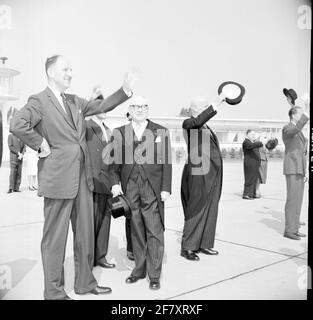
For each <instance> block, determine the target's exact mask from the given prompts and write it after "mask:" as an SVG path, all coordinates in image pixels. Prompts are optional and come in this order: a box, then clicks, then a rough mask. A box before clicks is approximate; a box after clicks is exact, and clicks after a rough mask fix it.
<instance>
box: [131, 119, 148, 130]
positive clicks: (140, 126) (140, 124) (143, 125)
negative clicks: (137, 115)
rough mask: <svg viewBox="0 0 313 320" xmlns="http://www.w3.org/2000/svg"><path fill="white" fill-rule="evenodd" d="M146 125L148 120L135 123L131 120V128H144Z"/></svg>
mask: <svg viewBox="0 0 313 320" xmlns="http://www.w3.org/2000/svg"><path fill="white" fill-rule="evenodd" d="M147 125H148V120H145V121H143V122H141V123H137V122H135V121H133V120H132V126H133V128H136V129H142V128H146V127H147Z"/></svg>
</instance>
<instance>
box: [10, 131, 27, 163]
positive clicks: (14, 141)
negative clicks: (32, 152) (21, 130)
mask: <svg viewBox="0 0 313 320" xmlns="http://www.w3.org/2000/svg"><path fill="white" fill-rule="evenodd" d="M8 145H9V149H10V162H17V161H19V160H18V154H19V153H22V154H24V153H25V151H26V147H25V144H24V142H23V141H21V140H20V139H19V138H17V137H16V136H14V135H13V134H9V136H8ZM20 161H21V160H20Z"/></svg>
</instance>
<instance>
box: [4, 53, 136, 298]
mask: <svg viewBox="0 0 313 320" xmlns="http://www.w3.org/2000/svg"><path fill="white" fill-rule="evenodd" d="M45 67H46V73H47V77H48V87H47V88H46V89H45V90H44V91H42V92H40V93H38V94H35V95H32V96H31V97H30V98H29V99H28V102H27V104H26V105H25V106H24V107H23V108H22V109H21V110H20V111H19V112H18V113H17V114H16V115H15V117H14V118H13V120H12V122H11V128H10V131H11V132H12V133H13V134H15V135H16V136H17V137H19V138H20V139H21V140H23V142H24V143H25V144H26V145H28V146H30V147H31V148H32V149H34V150H36V151H38V152H39V157H40V159H39V161H38V182H39V190H38V195H39V196H44V217H45V222H44V230H43V238H42V243H41V252H42V261H43V268H44V278H45V291H44V297H45V299H52V300H53V299H57V300H68V299H70V298H69V297H68V296H67V295H66V293H65V291H64V270H63V262H64V254H65V247H66V240H67V233H68V227H69V221H70V220H71V222H72V229H73V233H74V260H75V285H74V290H75V292H76V293H77V294H85V293H92V294H104V293H109V292H111V288H106V287H100V286H98V284H97V281H96V279H95V277H94V275H93V273H92V268H93V264H94V219H93V200H92V191H93V179H92V172H91V166H90V157H89V154H88V151H87V144H86V122H85V120H84V118H85V117H86V116H89V115H93V114H97V113H103V112H108V111H110V110H112V109H114V108H115V107H116V106H118V105H119V104H121V103H122V102H124V101H126V100H127V99H128V98H129V96H130V95H131V94H132V93H131V90H132V89H131V88H132V84H133V82H134V77H133V76H132V75H131V74H128V75H126V77H125V80H124V84H123V88H120V89H119V90H118V91H117V92H116V93H114V94H113V95H111V96H109V97H107V98H106V99H104V100H93V101H87V100H85V99H82V98H79V97H78V96H76V95H72V94H65V93H64V91H65V90H66V89H68V88H69V87H70V83H71V79H72V69H71V65H70V62H69V61H68V60H67V59H66V58H65V57H63V56H59V55H56V56H52V57H50V58H48V59H47V61H46V65H45Z"/></svg>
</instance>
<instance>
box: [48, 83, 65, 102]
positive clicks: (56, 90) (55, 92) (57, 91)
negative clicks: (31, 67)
mask: <svg viewBox="0 0 313 320" xmlns="http://www.w3.org/2000/svg"><path fill="white" fill-rule="evenodd" d="M48 88H49V89H50V90H51V91H52V92H53V94H54V95H55V96H56V97H57V98H58V99H59V98H60V97H61V93H62V92H60V91H59V90H58V89H56V88H54V87H52V86H51V85H50V84H48Z"/></svg>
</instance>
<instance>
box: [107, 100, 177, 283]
mask: <svg viewBox="0 0 313 320" xmlns="http://www.w3.org/2000/svg"><path fill="white" fill-rule="evenodd" d="M129 113H130V115H131V117H132V120H131V123H129V124H127V125H126V126H122V127H120V128H117V129H115V130H114V131H113V138H114V139H113V146H114V149H113V150H114V162H113V164H112V165H111V166H110V175H111V183H112V193H113V197H115V196H117V195H119V194H121V193H124V194H125V195H126V198H127V199H128V201H129V203H130V205H131V211H132V217H131V236H132V245H133V252H134V257H135V268H134V269H133V271H132V273H131V275H130V276H129V277H128V278H127V279H126V282H127V283H134V282H136V281H137V280H138V279H141V278H145V277H146V274H148V276H149V279H150V288H151V289H159V288H160V275H161V269H162V260H163V254H164V201H166V200H167V198H168V197H169V196H170V193H171V181H172V165H171V154H170V153H171V146H170V138H169V133H168V131H167V129H166V128H164V127H162V126H160V125H159V124H156V123H154V122H152V121H150V120H147V116H148V104H147V102H146V100H145V99H144V98H143V97H135V98H133V99H132V101H131V104H130V106H129ZM120 184H121V185H120Z"/></svg>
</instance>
